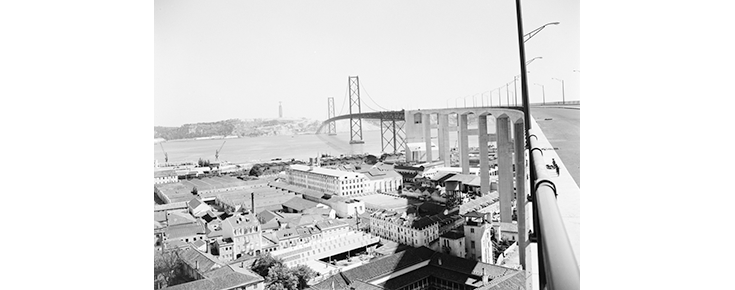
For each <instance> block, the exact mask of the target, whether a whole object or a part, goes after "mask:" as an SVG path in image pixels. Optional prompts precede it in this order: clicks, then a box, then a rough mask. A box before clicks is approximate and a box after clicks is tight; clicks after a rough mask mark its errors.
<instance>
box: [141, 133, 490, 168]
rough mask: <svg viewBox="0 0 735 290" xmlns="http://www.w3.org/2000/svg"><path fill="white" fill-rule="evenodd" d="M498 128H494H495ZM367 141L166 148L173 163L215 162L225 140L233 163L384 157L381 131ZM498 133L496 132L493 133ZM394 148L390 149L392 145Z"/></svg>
mask: <svg viewBox="0 0 735 290" xmlns="http://www.w3.org/2000/svg"><path fill="white" fill-rule="evenodd" d="M493 131H494V130H493ZM362 133H363V134H362V135H363V140H364V141H365V144H350V133H349V132H339V133H337V135H333V136H329V135H326V134H319V135H313V134H310V135H276V136H260V137H242V138H237V139H219V140H171V141H164V142H161V143H160V144H163V148H164V149H165V150H166V152H167V153H168V158H169V160H168V161H169V162H173V163H178V162H186V161H189V162H196V161H197V160H199V158H202V159H205V160H209V161H214V160H215V158H214V154H215V151H217V149H219V148H220V146H222V142H225V141H226V143H225V145H224V147H222V150H221V151H220V154H219V160H223V161H229V162H233V163H245V162H252V161H257V160H270V159H273V158H281V159H283V160H290V159H291V158H296V159H301V160H309V157H316V156H317V155H318V154H322V153H326V154H330V155H332V156H339V155H340V154H361V153H369V154H373V155H375V156H380V154H381V153H382V152H381V147H380V146H381V145H380V130H368V131H366V130H363V132H362ZM432 133H433V134H432V135H433V136H432V137H433V139H434V140H433V142H434V143H436V142H437V141H436V133H437V132H436V130H433V132H432ZM493 133H494V132H493ZM449 139H450V144H451V145H452V147H455V146H456V142H457V141H456V139H457V138H456V133H453V134H449ZM468 139H469V145H470V146H477V136H469V138H468ZM389 149H390V148H389ZM153 152H154V159H155V160H158V162H161V163H162V162H164V153H163V150H162V149H161V145H159V143H156V144H154V145H153Z"/></svg>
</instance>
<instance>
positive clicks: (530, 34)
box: [523, 22, 559, 42]
mask: <svg viewBox="0 0 735 290" xmlns="http://www.w3.org/2000/svg"><path fill="white" fill-rule="evenodd" d="M558 24H559V22H549V23H546V24H544V25H542V26H541V27H539V28H536V29H534V30H531V32H529V33H526V34H525V35H523V42H526V41H528V40H529V39H531V37H533V36H534V35H536V34H537V33H539V32H540V31H541V30H543V29H544V28H546V26H549V25H558Z"/></svg>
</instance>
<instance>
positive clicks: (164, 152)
mask: <svg viewBox="0 0 735 290" xmlns="http://www.w3.org/2000/svg"><path fill="white" fill-rule="evenodd" d="M158 145H161V150H163V155H164V158H165V160H166V163H168V153H166V149H163V142H159V143H158Z"/></svg>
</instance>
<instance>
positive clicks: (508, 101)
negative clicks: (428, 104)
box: [350, 84, 510, 114]
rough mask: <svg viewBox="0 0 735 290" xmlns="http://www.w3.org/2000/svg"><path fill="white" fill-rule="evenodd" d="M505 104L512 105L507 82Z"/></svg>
mask: <svg viewBox="0 0 735 290" xmlns="http://www.w3.org/2000/svg"><path fill="white" fill-rule="evenodd" d="M505 105H506V106H508V107H510V91H509V90H508V84H505ZM350 114H352V113H350Z"/></svg>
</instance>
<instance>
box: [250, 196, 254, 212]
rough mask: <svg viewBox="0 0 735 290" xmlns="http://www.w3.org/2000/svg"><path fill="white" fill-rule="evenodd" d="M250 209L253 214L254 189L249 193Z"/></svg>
mask: <svg viewBox="0 0 735 290" xmlns="http://www.w3.org/2000/svg"><path fill="white" fill-rule="evenodd" d="M250 211H251V212H252V213H253V214H255V191H253V192H251V193H250Z"/></svg>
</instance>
